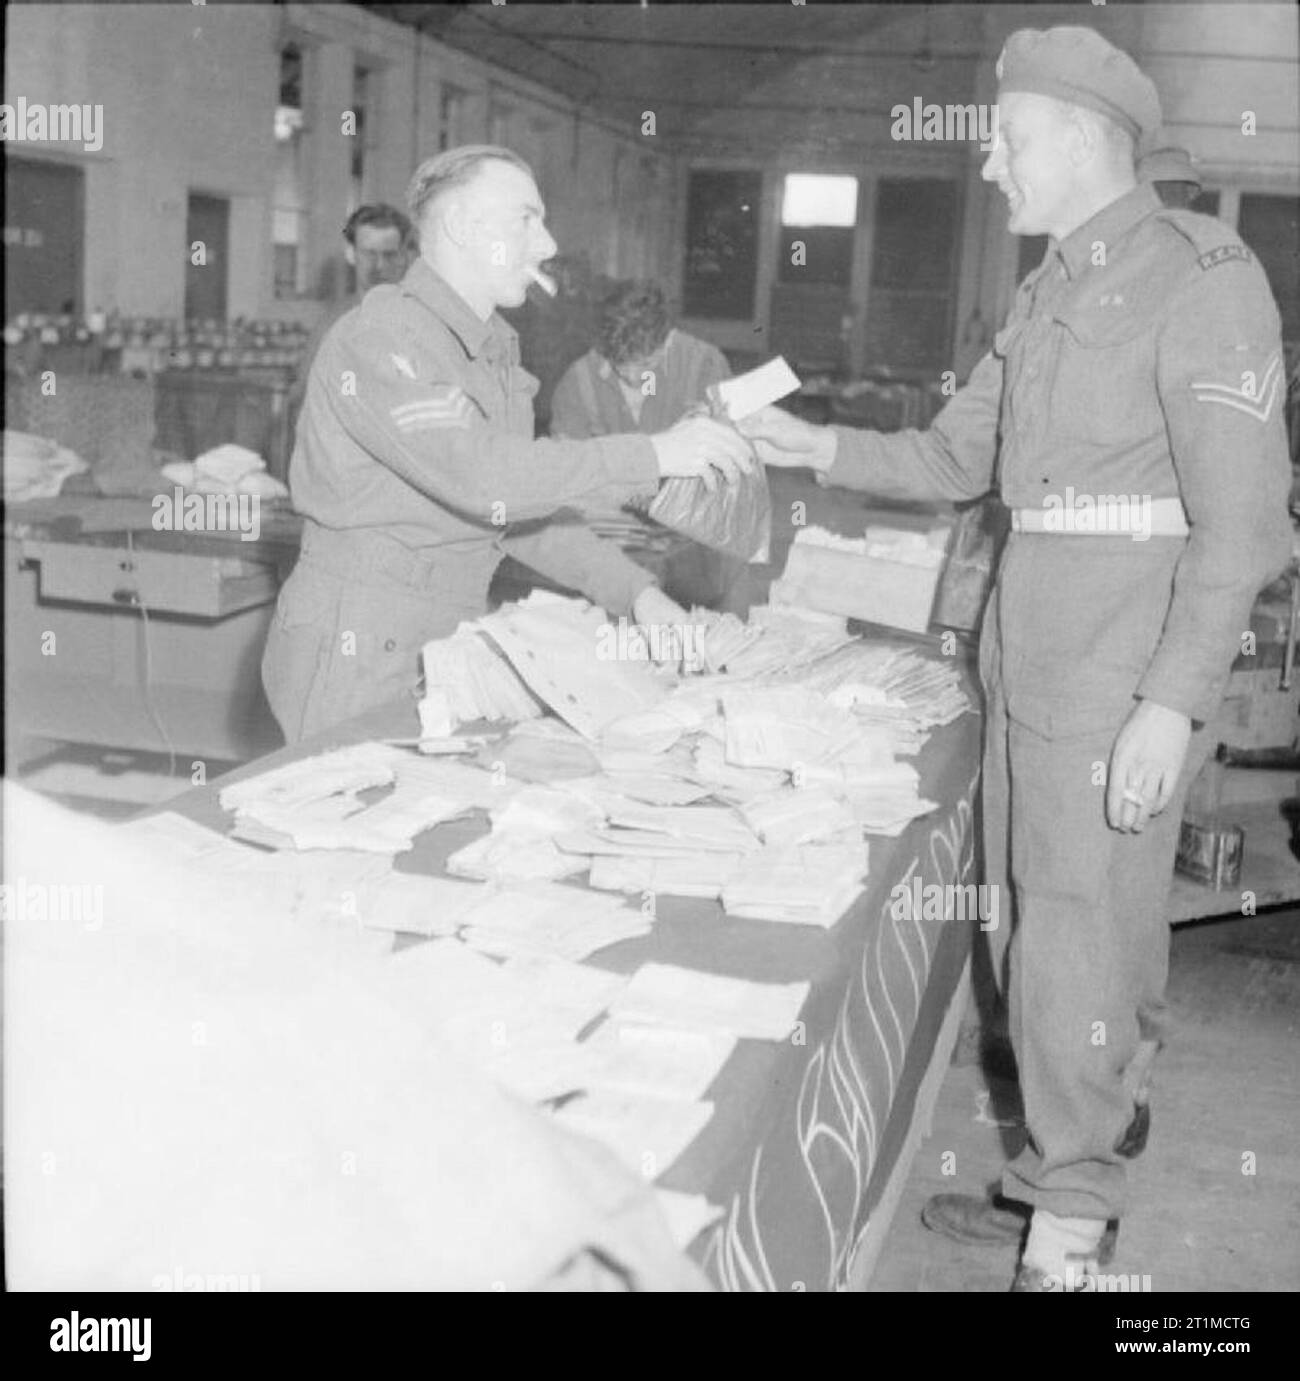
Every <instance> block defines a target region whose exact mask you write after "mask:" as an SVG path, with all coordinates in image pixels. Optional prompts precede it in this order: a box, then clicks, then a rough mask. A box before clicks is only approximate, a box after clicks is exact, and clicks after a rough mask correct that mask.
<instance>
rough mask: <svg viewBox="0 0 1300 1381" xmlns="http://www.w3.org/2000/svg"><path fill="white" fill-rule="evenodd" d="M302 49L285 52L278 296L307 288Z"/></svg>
mask: <svg viewBox="0 0 1300 1381" xmlns="http://www.w3.org/2000/svg"><path fill="white" fill-rule="evenodd" d="M302 76H303V62H302V51H301V49H300V48H299V47H298V46H297V44H294V43H290V44H287V45H286V46H285V47H284V48H283V49H281V51H280V100H279V104H278V105H277V106H276V108H275V187H274V193H273V200H272V204H271V245H272V258H273V263H274V271H275V295H276V297H277V298H282V299H283V298H291V297H297V296H299V295H300V294H301V292H302V286H303V285H302V281H301V279H302V272H303V265H302V247H303V243H304V241H305V239H306V216H307V211H306V197H305V195H304V192H303V168H302V164H303V128H302Z"/></svg>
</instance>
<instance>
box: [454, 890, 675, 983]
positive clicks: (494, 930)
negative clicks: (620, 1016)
mask: <svg viewBox="0 0 1300 1381" xmlns="http://www.w3.org/2000/svg"><path fill="white" fill-rule="evenodd" d="M466 922H467V924H466V927H465V929H464V930H463V931H462V932H461V936H462V939H464V941H465V942H466V943H467V944H469V945H471V946H472V947H473V948H474V949H478V950H482V951H483V953H485V954H494V955H497V956H499V957H502V958H507V957H517V956H524V955H526V956H533V957H550V958H555V959H568V960H571V961H572V962H574V963H578V962H581V961H582V960H583V959H586V958H587V956H588V955H591V954H595V953H596V952H597V951H598V950H602V949H606V948H607V947H608V946H610V945H616V944H620V943H621V942H622V941H624V940H632V939H636V938H637V937H638V936H641V935H648V934H649V933H650V918H649V917H647V916H645V915H643V914H642V913H641V912H640V911H634V910H632V909H631V908H630V907H627V906H624V905H623V903H622V901H621V900H619V899H617V898H614V897H611V896H608V895H606V894H603V893H599V892H590V891H587V890H585V889H579V888H574V887H560V886H555V885H551V884H547V883H534V884H531V885H530V886H529V887H528V888H526V889H524V888H517V889H509V890H505V891H500V892H494V893H491V894H490V895H488V896H487V897H486V898H485V899H484V900H483V901H482V902H481V903H480V904H479V905H478V906H477V907H476V908H475V909H474V910H473V911H471V912H470V913H469V915H468V916H467V917H466Z"/></svg>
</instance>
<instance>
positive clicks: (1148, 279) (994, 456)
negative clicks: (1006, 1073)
mask: <svg viewBox="0 0 1300 1381" xmlns="http://www.w3.org/2000/svg"><path fill="white" fill-rule="evenodd" d="M997 70H998V77H999V82H1000V85H999V91H998V104H999V115H1000V139H999V142H998V144H997V146H996V148H995V149H994V150H993V152H992V153H991V154H990V155H989V158H988V160H987V162H986V164H985V166H984V170H983V175H984V178H985V179H986V180H987V181H991V182H996V183H997V184H998V186H999V188H1000V189H1001V190H1002V192H1003V193H1004V195H1005V196H1006V198H1007V202H1008V204H1009V207H1010V212H1011V217H1010V228H1011V230H1012V232H1013V233H1015V234H1018V235H1039V234H1048V235H1049V236H1050V237H1051V244H1050V248H1049V252H1048V254H1047V256H1046V257H1045V259H1044V261H1043V263H1042V265H1041V266H1040V267H1039V268H1038V269H1037V270H1036V271H1035V272H1034V273H1032V274H1030V275H1029V277H1028V278H1027V279H1026V280H1025V281H1024V283H1023V284H1022V285H1021V286H1020V289H1019V291H1018V293H1017V295H1016V299H1015V303H1014V306H1013V308H1012V311H1011V314H1010V317H1009V319H1008V321H1007V323H1006V325H1005V327H1004V328H1003V329H1002V331H1000V332H999V333H998V336H997V339H996V341H995V344H994V347H993V350H992V352H991V353H990V354H989V355H987V356H985V358H984V359H983V360H982V361H981V362H980V363H979V364H978V365H977V366H976V368H975V370H974V371H973V373H972V375H971V378H970V381H969V383H968V385H967V387H966V388H965V389H963V390H962V391H961V392H960V393H959V394H958V395H957V396H956V397H955V398H954V399H952V401H951V402H950V403H949V404H948V406H947V407H946V408H945V409H944V410H943V411H942V412H941V413H940V414H939V416H938V417H937V418H936V419H935V421H934V424H933V425H932V426H931V427H930V429H929V430H928V431H925V432H916V431H908V432H900V433H896V434H894V435H890V436H881V435H878V434H876V433H872V432H860V431H854V430H849V429H845V428H841V427H831V428H818V427H813V426H810V425H808V424H807V423H804V422H801V421H798V420H796V419H795V418H793V417H790V416H789V415H788V414H786V413H784V412H781V411H779V410H776V409H770V410H767V411H766V412H764V413H762V414H759V415H758V416H756V417H755V418H753V419H750V420H749V421H748V422H747V423H743V424H742V425H741V430H742V432H745V433H746V434H748V435H749V436H751V437H752V438H754V439H755V441H756V444H757V446H758V451H759V455H760V457H761V458H762V459H763V460H765V461H766V462H767V463H769V464H779V465H805V466H811V467H812V468H813V469H815V470H816V471H817V472H819V478H821V479H822V480H823V482H825V483H827V484H831V485H843V486H845V487H848V488H852V489H860V490H868V491H871V492H873V493H876V494H881V495H886V496H889V497H893V498H902V499H973V498H977V497H979V496H980V495H982V494H984V493H986V492H987V491H989V490H990V489H996V490H997V491H998V492H999V493H1000V495H1001V498H1002V500H1003V502H1004V503H1005V504H1006V506H1007V507H1008V508H1009V509H1010V510H1011V525H1012V531H1011V535H1010V537H1009V539H1008V543H1007V546H1006V548H1005V551H1004V553H1003V557H1002V560H1001V564H1000V567H999V571H998V576H997V581H996V585H995V588H994V590H993V593H992V595H991V597H990V600H989V605H988V608H987V611H986V614H985V622H984V628H983V632H982V638H981V646H980V669H981V675H982V679H983V683H984V689H985V694H986V698H987V704H986V716H987V718H986V743H985V758H984V788H983V789H984V816H985V831H986V833H985V851H986V858H987V868H988V873H989V878H990V880H992V881H995V882H996V881H997V880H999V879H1005V878H1007V877H1009V878H1010V880H1011V883H1012V887H1013V899H1014V902H1015V912H1016V917H1015V931H1014V937H1013V939H1012V943H1011V954H1010V961H1011V962H1010V971H1011V972H1010V990H1009V1001H1010V1016H1011V1036H1012V1043H1013V1046H1014V1049H1015V1052H1016V1059H1017V1063H1018V1066H1019V1074H1020V1085H1021V1091H1022V1094H1023V1098H1024V1106H1025V1116H1026V1123H1027V1126H1028V1130H1029V1141H1028V1144H1027V1145H1026V1146H1025V1148H1024V1149H1023V1151H1022V1152H1021V1153H1020V1154H1019V1155H1018V1156H1017V1157H1016V1158H1015V1159H1014V1160H1013V1161H1012V1162H1011V1164H1010V1165H1008V1167H1007V1169H1006V1172H1005V1174H1004V1176H1003V1192H1004V1194H1005V1196H1006V1199H1007V1200H1009V1201H1014V1202H1016V1203H1020V1204H1025V1205H1029V1206H1030V1208H1031V1209H1032V1215H1031V1218H1030V1222H1029V1231H1028V1236H1027V1239H1026V1241H1025V1243H1024V1249H1023V1253H1022V1256H1021V1263H1020V1268H1019V1270H1018V1271H1017V1273H1016V1278H1015V1283H1014V1284H1013V1286H1012V1289H1013V1290H1017V1291H1033V1290H1042V1289H1053V1288H1056V1289H1059V1288H1060V1286H1061V1282H1062V1281H1064V1282H1066V1288H1071V1286H1072V1285H1073V1286H1074V1287H1076V1288H1077V1287H1078V1286H1079V1285H1080V1284H1082V1283H1083V1273H1085V1272H1095V1271H1096V1269H1097V1264H1098V1263H1099V1261H1104V1260H1106V1259H1107V1258H1108V1255H1109V1251H1108V1248H1109V1247H1110V1246H1113V1234H1107V1232H1106V1225H1107V1223H1108V1221H1110V1220H1114V1219H1118V1218H1119V1217H1121V1216H1122V1215H1123V1214H1124V1212H1125V1211H1126V1208H1127V1199H1126V1193H1127V1187H1126V1165H1125V1159H1124V1154H1125V1153H1131V1152H1133V1151H1134V1150H1135V1149H1136V1145H1135V1142H1140V1141H1141V1140H1142V1139H1143V1138H1142V1135H1141V1127H1140V1126H1135V1125H1134V1124H1135V1123H1140V1122H1141V1120H1142V1119H1141V1118H1140V1117H1139V1116H1138V1115H1137V1112H1136V1110H1135V1106H1134V1088H1135V1084H1136V1083H1137V1082H1138V1080H1137V1079H1136V1078H1135V1076H1134V1074H1133V1071H1134V1069H1135V1068H1141V1066H1142V1064H1143V1062H1144V1061H1147V1060H1149V1057H1150V1055H1151V1054H1152V1053H1153V1052H1154V1050H1155V1049H1156V1046H1157V1043H1158V1042H1159V1040H1160V1038H1161V1031H1162V1025H1163V1017H1164V1003H1163V994H1164V988H1165V979H1166V975H1167V970H1168V960H1169V934H1168V925H1167V922H1166V920H1165V903H1166V899H1167V893H1168V888H1169V882H1170V876H1171V873H1172V868H1173V859H1174V851H1175V846H1176V842H1177V834H1178V826H1179V821H1180V817H1181V811H1182V801H1183V797H1184V795H1185V792H1186V788H1187V784H1188V782H1189V780H1190V779H1191V778H1192V777H1193V776H1195V774H1196V771H1197V770H1198V767H1199V765H1200V763H1201V762H1202V761H1203V759H1204V757H1205V754H1206V752H1207V750H1208V747H1209V745H1208V744H1207V743H1206V742H1204V739H1205V732H1204V725H1205V723H1206V722H1207V721H1209V720H1210V719H1211V718H1212V717H1213V715H1214V713H1215V709H1216V707H1217V706H1218V704H1219V702H1220V700H1221V698H1222V695H1223V692H1224V689H1225V686H1226V683H1227V680H1228V675H1229V671H1230V669H1231V666H1232V662H1233V660H1234V658H1235V656H1236V654H1237V652H1238V649H1239V647H1240V641H1241V636H1242V632H1243V630H1245V629H1246V628H1248V627H1249V618H1250V610H1251V605H1252V602H1253V600H1254V597H1255V595H1256V593H1257V592H1258V591H1259V589H1260V587H1261V586H1262V585H1263V584H1265V583H1266V582H1268V581H1269V580H1271V579H1272V578H1273V577H1274V576H1275V575H1276V574H1277V573H1278V572H1279V571H1280V570H1281V569H1282V568H1283V567H1284V565H1285V564H1286V561H1287V559H1288V556H1289V553H1290V548H1291V533H1290V527H1289V522H1288V517H1287V487H1288V483H1289V478H1290V476H1289V471H1288V465H1287V454H1286V440H1285V436H1284V433H1283V424H1282V395H1283V391H1284V384H1285V381H1284V379H1283V373H1282V351H1281V341H1280V327H1279V321H1278V313H1277V309H1276V306H1275V304H1274V302H1273V299H1272V296H1271V294H1270V292H1269V288H1268V284H1267V281H1266V280H1265V277H1264V274H1263V272H1262V271H1261V269H1260V268H1259V265H1258V264H1257V263H1256V262H1255V260H1254V257H1253V256H1252V255H1251V253H1250V251H1249V250H1248V249H1247V248H1246V246H1245V245H1243V244H1242V242H1241V241H1240V239H1238V237H1237V236H1236V235H1235V234H1234V233H1233V232H1232V231H1231V230H1229V229H1228V228H1227V227H1225V226H1224V225H1223V224H1222V223H1221V222H1220V221H1217V220H1214V219H1211V218H1210V217H1207V216H1200V215H1197V214H1195V213H1193V212H1189V211H1185V210H1181V209H1176V208H1166V207H1162V205H1161V203H1160V200H1159V197H1158V196H1157V194H1156V192H1155V190H1154V188H1153V187H1151V186H1150V184H1139V183H1136V182H1135V175H1134V149H1135V146H1136V144H1137V141H1138V140H1139V139H1140V138H1141V137H1142V136H1143V135H1144V134H1150V133H1153V132H1154V131H1155V130H1156V129H1157V128H1158V126H1159V123H1160V106H1159V100H1158V98H1157V95H1156V91H1155V87H1154V86H1153V85H1152V84H1151V82H1150V81H1149V80H1148V78H1147V77H1146V76H1145V75H1143V73H1142V72H1141V71H1140V70H1139V69H1138V68H1137V67H1136V66H1135V64H1134V63H1133V62H1132V61H1131V60H1130V59H1129V58H1128V57H1127V55H1125V54H1124V53H1121V52H1120V51H1118V50H1117V49H1115V48H1114V47H1112V46H1111V45H1110V44H1109V43H1108V42H1106V41H1105V40H1104V39H1102V38H1101V37H1100V36H1099V35H1098V34H1096V33H1095V32H1093V31H1092V30H1090V29H1084V28H1072V27H1064V28H1055V29H1049V30H1046V31H1039V30H1032V29H1022V30H1020V31H1019V32H1017V33H1015V34H1013V35H1012V36H1011V37H1010V38H1009V39H1008V40H1007V43H1006V46H1005V47H1004V49H1003V51H1002V56H1001V58H1000V60H999V62H998V69H997ZM925 1219H926V1222H927V1224H928V1225H929V1226H931V1227H933V1228H936V1229H938V1230H940V1231H942V1232H945V1233H947V1234H949V1235H951V1236H955V1237H958V1238H960V1239H961V1240H964V1241H996V1240H1003V1241H1006V1240H1015V1239H1016V1238H1018V1237H1019V1235H1020V1233H1021V1232H1022V1230H1023V1221H1024V1220H1023V1218H1022V1217H1020V1216H1018V1215H1016V1214H1013V1213H1008V1212H1007V1211H1005V1210H1004V1209H1000V1208H999V1207H997V1206H996V1205H995V1204H993V1203H991V1202H989V1201H986V1200H982V1199H979V1198H975V1197H967V1196H961V1195H944V1196H941V1198H940V1199H939V1200H937V1201H936V1200H931V1202H930V1204H929V1205H928V1206H927V1212H926V1215H925ZM1104 1236H1109V1237H1110V1241H1109V1243H1107V1242H1104V1241H1103V1238H1104ZM1085 1288H1086V1286H1085Z"/></svg>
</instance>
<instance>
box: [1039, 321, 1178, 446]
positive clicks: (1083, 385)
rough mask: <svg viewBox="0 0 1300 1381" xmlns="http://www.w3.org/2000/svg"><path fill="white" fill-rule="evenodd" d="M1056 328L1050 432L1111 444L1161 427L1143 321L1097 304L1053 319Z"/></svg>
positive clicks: (1150, 340) (1151, 341)
mask: <svg viewBox="0 0 1300 1381" xmlns="http://www.w3.org/2000/svg"><path fill="white" fill-rule="evenodd" d="M1056 329H1057V331H1058V332H1060V333H1061V337H1060V352H1059V355H1058V359H1059V365H1058V367H1057V371H1056V377H1055V378H1054V380H1053V382H1052V389H1051V396H1050V401H1049V417H1050V425H1051V430H1052V432H1053V434H1055V435H1057V436H1060V437H1063V438H1070V439H1072V440H1083V441H1093V442H1096V443H1098V444H1100V445H1116V444H1121V443H1130V442H1135V441H1139V440H1141V439H1143V438H1144V437H1146V436H1148V435H1150V434H1152V433H1154V432H1156V431H1158V430H1160V429H1161V427H1162V426H1163V419H1162V415H1161V412H1160V405H1159V400H1158V398H1157V395H1156V367H1155V337H1154V334H1153V333H1152V332H1151V331H1150V330H1149V328H1148V323H1147V322H1146V321H1144V320H1142V319H1141V318H1138V317H1136V316H1135V315H1134V314H1132V313H1128V312H1123V311H1120V310H1117V309H1106V308H1100V307H1098V308H1094V309H1092V310H1091V311H1088V312H1079V313H1076V314H1074V315H1072V316H1070V317H1067V318H1064V319H1061V320H1058V322H1057V323H1056Z"/></svg>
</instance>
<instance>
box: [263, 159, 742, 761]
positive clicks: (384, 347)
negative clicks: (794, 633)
mask: <svg viewBox="0 0 1300 1381" xmlns="http://www.w3.org/2000/svg"><path fill="white" fill-rule="evenodd" d="M409 200H410V205H411V212H412V217H413V219H414V221H415V224H416V228H417V230H418V233H419V238H420V258H419V259H417V260H416V262H415V263H414V264H413V265H412V266H411V268H410V269H409V270H408V272H407V274H406V277H405V278H403V280H402V281H401V283H399V284H393V285H380V286H379V287H376V288H373V289H372V290H371V291H370V292H369V293H367V294H366V297H365V299H364V300H363V301H362V303H361V305H360V306H359V307H357V308H355V309H354V310H353V311H350V312H348V313H347V315H346V316H344V317H342V318H341V319H340V320H339V321H338V322H337V323H336V325H335V326H334V327H333V328H332V329H331V330H330V332H329V334H328V335H327V336H326V338H325V340H324V342H323V343H322V345H321V348H320V352H319V354H318V355H317V357H316V362H315V364H314V365H313V366H312V370H311V376H310V378H309V380H308V385H307V397H306V402H305V404H304V406H303V411H302V416H301V418H300V419H299V422H298V433H297V442H296V445H295V447H294V453H293V461H292V465H291V469H290V472H289V487H290V490H291V492H292V495H293V501H294V507H295V508H296V509H297V510H298V512H299V513H301V514H302V515H303V535H302V550H301V555H300V557H299V560H298V565H297V566H296V568H295V569H294V572H293V574H292V575H291V576H290V577H289V579H288V581H286V583H285V585H284V588H283V589H282V590H281V591H280V599H279V603H278V604H277V606H276V612H275V618H274V621H273V622H272V626H271V632H270V636H269V637H268V639H267V645H266V653H265V655H264V657H263V660H262V678H263V682H264V683H265V686H266V693H267V698H268V699H269V701H270V703H271V708H272V710H273V711H274V712H275V717H276V719H277V720H278V721H279V723H280V727H281V729H282V730H283V731H284V735H285V737H286V739H288V740H289V741H290V742H295V741H297V740H298V739H300V738H303V737H305V736H306V735H308V734H311V733H314V732H315V731H316V730H318V729H322V728H325V727H327V726H329V725H331V724H335V723H337V722H339V721H340V720H343V719H347V718H349V717H350V716H352V715H355V714H358V713H360V712H361V711H363V710H366V709H369V708H372V707H374V706H376V705H381V704H383V703H384V702H385V701H386V700H391V699H393V698H395V697H397V696H400V695H402V694H410V695H414V692H415V686H416V681H417V677H418V658H419V653H420V649H421V648H422V646H423V645H424V643H426V642H427V641H429V640H430V639H433V638H440V637H445V636H446V635H447V634H449V633H452V632H453V631H454V630H455V629H456V626H457V625H458V624H459V623H460V622H461V621H462V620H466V619H476V618H480V617H482V615H483V614H484V613H485V612H486V611H487V590H488V584H489V582H490V581H491V578H492V573H493V571H494V570H495V569H496V566H497V564H498V562H499V561H500V560H501V558H502V556H503V555H506V554H511V555H513V556H516V557H518V559H519V560H521V561H523V562H524V563H525V564H527V565H529V566H531V567H533V568H534V569H535V570H537V571H540V572H541V573H542V574H544V575H547V576H550V577H552V578H553V579H555V580H557V581H558V582H559V583H560V584H562V585H565V586H567V587H570V588H573V589H576V590H579V591H581V592H582V593H583V594H585V595H587V596H589V597H590V598H591V599H593V600H594V601H595V602H596V603H598V604H601V605H603V606H604V607H605V608H606V609H607V610H609V611H610V612H611V613H615V614H622V613H627V612H629V611H630V612H631V613H632V615H633V617H635V618H636V619H637V620H638V621H639V622H641V623H643V624H647V623H650V624H678V625H680V624H683V623H685V622H686V615H685V613H684V611H683V610H681V609H679V608H678V607H677V606H676V605H675V604H674V603H673V602H672V601H671V600H669V599H668V598H667V597H666V596H665V595H663V594H662V593H661V592H660V591H659V590H658V589H657V588H656V587H655V585H654V583H653V581H652V579H651V576H650V574H649V573H648V572H647V571H645V570H643V569H642V568H641V567H640V566H638V565H636V564H635V563H634V562H633V561H631V560H630V559H629V558H628V557H626V556H624V555H623V553H622V552H621V551H620V550H619V549H618V547H617V546H615V545H614V544H613V543H610V542H602V541H601V540H600V539H599V538H597V537H596V536H595V534H594V533H592V532H591V530H590V529H589V528H587V527H586V526H584V525H583V524H581V523H579V522H574V521H563V522H546V521H542V520H546V519H550V518H552V517H553V516H554V515H556V514H558V513H560V512H561V510H565V509H570V508H581V507H582V506H583V505H586V504H591V505H593V506H597V507H605V506H609V505H610V504H614V505H617V504H620V503H624V502H627V501H629V500H631V499H635V498H645V497H649V496H651V495H653V493H654V491H655V489H656V487H657V485H658V483H659V480H660V479H661V478H662V477H665V476H669V475H690V476H700V477H702V478H703V479H704V480H705V482H706V483H708V484H713V483H715V482H716V480H717V478H718V476H719V475H720V476H721V477H722V478H723V479H732V478H734V477H735V476H736V475H737V474H738V473H739V471H740V470H741V469H742V468H744V467H747V466H748V465H749V464H750V463H751V462H752V453H751V451H750V448H749V445H748V443H747V442H745V441H744V440H742V439H741V438H740V437H739V436H738V435H737V434H736V432H735V431H734V430H733V429H732V428H730V427H726V426H723V425H722V424H720V423H718V422H715V421H713V420H712V419H710V418H707V417H694V418H688V419H686V420H684V421H682V422H680V423H679V424H678V425H677V426H675V427H673V428H671V429H670V430H668V431H663V432H660V433H658V434H657V435H655V436H648V437H647V436H609V437H600V438H596V439H593V440H590V441H563V442H561V441H549V440H541V441H535V440H534V439H533V394H534V393H535V392H536V389H537V381H536V379H534V378H533V377H532V375H531V374H528V373H526V372H525V371H524V370H523V368H522V367H521V366H520V363H519V343H518V339H517V337H516V335H515V332H514V331H513V330H512V329H511V328H510V327H509V326H507V325H506V323H505V322H504V321H503V320H502V319H501V318H500V317H499V316H498V315H497V313H496V308H497V307H517V306H518V305H519V304H520V303H521V302H523V300H524V296H525V294H526V292H527V289H528V286H529V283H530V282H531V281H533V279H534V278H535V276H536V275H537V273H538V266H539V265H540V264H541V263H543V262H544V261H545V260H547V259H549V258H550V257H551V255H553V254H554V253H555V248H556V246H555V241H554V240H553V239H552V238H551V236H550V234H549V233H548V232H547V230H546V226H545V210H544V208H543V206H542V201H541V197H540V195H539V193H538V190H537V184H536V183H535V182H534V180H533V175H532V172H531V171H530V170H529V168H528V165H527V164H526V163H524V162H523V160H522V159H520V158H519V157H518V155H516V154H513V153H511V152H510V151H509V150H508V149H503V148H498V147H495V146H491V145H470V146H465V147H462V148H457V149H449V150H447V151H446V152H445V153H442V154H439V155H438V156H437V157H436V158H432V159H430V160H428V161H427V162H425V163H423V164H421V165H420V167H419V168H418V169H417V170H416V173H415V177H414V179H413V181H412V183H411V188H410V193H409ZM660 641H661V640H656V642H657V644H658V643H659V642H660ZM662 641H667V640H662ZM412 712H414V707H412Z"/></svg>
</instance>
